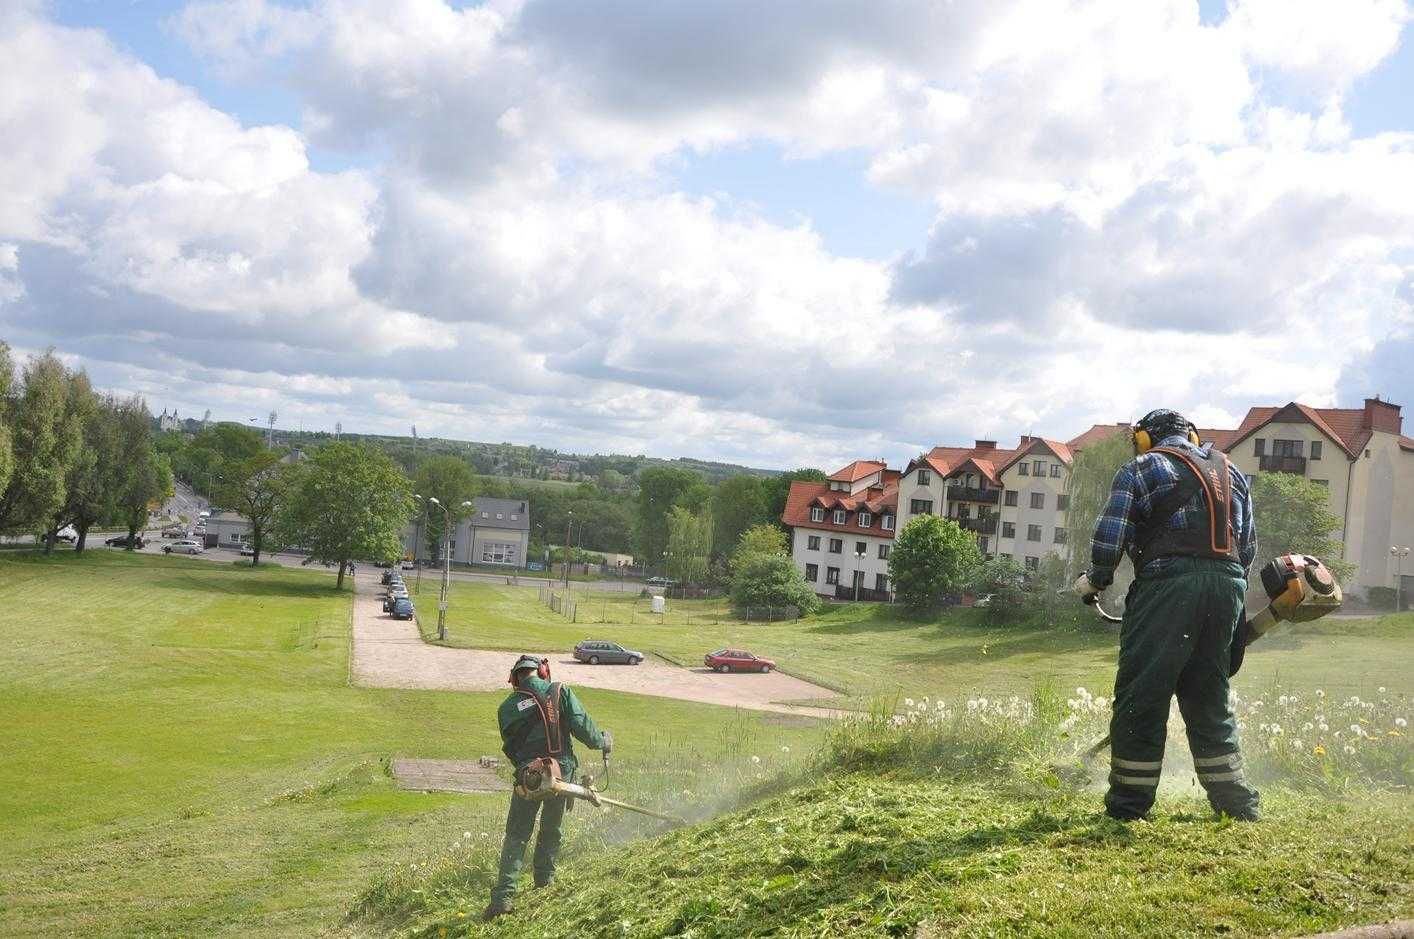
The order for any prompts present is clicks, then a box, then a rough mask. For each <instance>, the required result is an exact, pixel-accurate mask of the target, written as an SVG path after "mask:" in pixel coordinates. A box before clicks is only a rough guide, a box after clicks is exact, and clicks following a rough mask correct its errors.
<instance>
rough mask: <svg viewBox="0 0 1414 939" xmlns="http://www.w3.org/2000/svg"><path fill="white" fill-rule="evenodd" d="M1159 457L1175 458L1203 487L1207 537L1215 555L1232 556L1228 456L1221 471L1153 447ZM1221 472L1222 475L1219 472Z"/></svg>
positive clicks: (1178, 451) (1230, 476)
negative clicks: (1164, 454)
mask: <svg viewBox="0 0 1414 939" xmlns="http://www.w3.org/2000/svg"><path fill="white" fill-rule="evenodd" d="M1155 450H1157V451H1158V452H1160V453H1166V454H1168V455H1169V456H1171V457H1177V458H1178V459H1179V460H1182V461H1183V464H1184V465H1185V466H1187V467H1188V468H1189V470H1191V471H1192V473H1193V476H1194V478H1196V479H1197V480H1198V482H1199V484H1200V485H1201V486H1202V487H1203V497H1204V498H1205V499H1206V500H1207V502H1208V537H1209V539H1210V543H1211V547H1212V549H1213V553H1214V554H1230V553H1231V552H1232V472H1231V471H1230V470H1229V469H1228V462H1227V455H1226V454H1223V453H1215V454H1213V455H1214V456H1219V457H1222V462H1221V465H1220V467H1214V466H1212V465H1209V466H1207V467H1200V466H1199V465H1198V463H1197V461H1196V460H1194V459H1193V458H1192V457H1191V456H1189V455H1188V454H1187V453H1184V452H1183V451H1182V450H1177V449H1173V448H1170V447H1156V448H1155ZM1219 469H1221V473H1220V472H1219Z"/></svg>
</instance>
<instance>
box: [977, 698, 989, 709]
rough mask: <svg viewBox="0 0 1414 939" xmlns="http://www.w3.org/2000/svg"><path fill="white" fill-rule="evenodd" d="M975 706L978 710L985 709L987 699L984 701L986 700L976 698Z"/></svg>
mask: <svg viewBox="0 0 1414 939" xmlns="http://www.w3.org/2000/svg"><path fill="white" fill-rule="evenodd" d="M977 706H978V707H979V708H985V707H986V706H987V699H986V698H978V699H977Z"/></svg>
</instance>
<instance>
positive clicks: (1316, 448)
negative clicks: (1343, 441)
mask: <svg viewBox="0 0 1414 939" xmlns="http://www.w3.org/2000/svg"><path fill="white" fill-rule="evenodd" d="M1322 446H1323V445H1322V443H1321V441H1319V440H1312V441H1311V459H1313V460H1319V459H1320V458H1321V449H1322Z"/></svg>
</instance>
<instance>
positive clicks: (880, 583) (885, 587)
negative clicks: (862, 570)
mask: <svg viewBox="0 0 1414 939" xmlns="http://www.w3.org/2000/svg"><path fill="white" fill-rule="evenodd" d="M874 589H875V590H877V591H878V592H879V593H888V592H889V575H888V574H875V575H874Z"/></svg>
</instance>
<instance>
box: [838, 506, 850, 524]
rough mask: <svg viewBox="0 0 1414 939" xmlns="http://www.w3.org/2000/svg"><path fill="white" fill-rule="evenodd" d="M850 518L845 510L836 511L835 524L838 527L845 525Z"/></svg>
mask: <svg viewBox="0 0 1414 939" xmlns="http://www.w3.org/2000/svg"><path fill="white" fill-rule="evenodd" d="M848 518H849V513H848V512H846V511H845V510H844V509H835V524H836V525H843V524H844V523H845V521H846V520H847V519H848Z"/></svg>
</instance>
